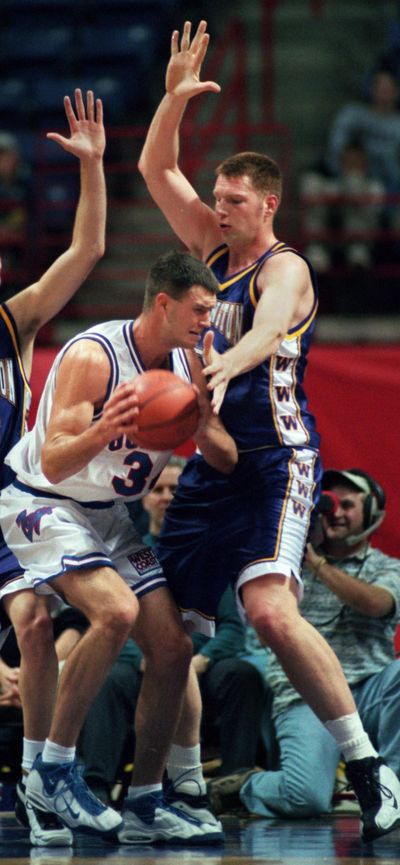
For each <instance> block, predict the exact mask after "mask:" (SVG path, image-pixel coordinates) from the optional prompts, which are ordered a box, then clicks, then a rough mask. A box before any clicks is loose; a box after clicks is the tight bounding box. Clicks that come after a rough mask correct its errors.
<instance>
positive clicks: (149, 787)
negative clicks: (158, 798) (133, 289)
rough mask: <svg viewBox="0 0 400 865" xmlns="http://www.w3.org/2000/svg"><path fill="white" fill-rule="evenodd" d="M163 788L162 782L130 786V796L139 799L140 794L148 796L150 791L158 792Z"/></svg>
mask: <svg viewBox="0 0 400 865" xmlns="http://www.w3.org/2000/svg"><path fill="white" fill-rule="evenodd" d="M161 790H162V784H143V785H142V786H141V787H132V786H130V787H128V797H129V798H130V799H137V798H138V796H146V795H147V794H148V793H158V792H160V791H161Z"/></svg>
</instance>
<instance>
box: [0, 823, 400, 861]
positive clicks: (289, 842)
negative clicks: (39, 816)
mask: <svg viewBox="0 0 400 865" xmlns="http://www.w3.org/2000/svg"><path fill="white" fill-rule="evenodd" d="M223 823H224V828H225V832H226V841H225V844H224V846H222V847H201V848H200V847H196V848H192V849H191V848H188V847H162V846H160V847H149V846H144V845H140V846H114V845H112V844H110V843H106V842H104V843H102V842H101V841H99V840H97V839H96V840H93V839H90V838H88V837H87V836H86V837H85V836H77V837H76V843H75V845H74V847H73V848H64V849H63V848H53V849H51V848H44V847H36V848H32V847H30V844H29V838H28V830H27V829H23V828H22V827H20V826H19V825H18V824H17V822H16V820H15V817H14V815H13V814H12V813H8V812H2V813H1V814H0V861H1V862H3V863H4V865H102V863H108V865H128V863H132V865H157V863H160V865H267V863H269V865H339V863H340V865H377V863H379V865H399V862H400V829H398V830H396V831H394V832H391V833H390V834H389V835H386V836H384V837H383V838H380V839H379V840H378V841H374V842H373V843H368V844H364V843H363V842H362V841H361V840H360V834H359V820H358V817H357V816H342V815H334V816H329V817H326V818H324V819H318V820H314V819H312V820H304V821H301V820H298V821H289V820H285V821H275V820H274V821H271V820H264V819H261V818H250V819H247V820H241V819H238V818H236V817H226V818H223Z"/></svg>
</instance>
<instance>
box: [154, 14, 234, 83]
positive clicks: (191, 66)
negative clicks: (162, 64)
mask: <svg viewBox="0 0 400 865" xmlns="http://www.w3.org/2000/svg"><path fill="white" fill-rule="evenodd" d="M191 28H192V25H191V22H190V21H185V24H184V28H183V34H182V38H181V44H180V47H179V31H178V30H174V32H173V34H172V39H171V59H170V61H169V64H168V67H167V73H166V79H165V87H166V91H167V93H173V94H174V95H175V96H182V97H185V98H186V99H190V98H191V97H192V96H197V95H198V94H199V93H204V92H205V91H207V90H208V91H211V92H213V93H219V92H220V90H221V88H220V86H219V84H217V83H216V81H200V72H201V67H202V63H203V60H204V58H205V56H206V53H207V48H208V43H209V41H210V35H209V33H206V28H207V22H206V21H200V24H199V26H198V28H197V31H196V33H195V35H194V37H193V39H192V41H191V40H190V35H191Z"/></svg>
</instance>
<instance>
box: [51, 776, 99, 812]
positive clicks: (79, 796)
mask: <svg viewBox="0 0 400 865" xmlns="http://www.w3.org/2000/svg"><path fill="white" fill-rule="evenodd" d="M64 766H65V764H64ZM84 768H85V767H84V766H83V765H79V766H78V765H77V764H76V763H71V765H70V766H68V769H67V773H66V776H63V777H62V778H61V779H60V780H61V787H60V789H59V790H57V795H59V796H60V795H64V794H65V793H67V792H71V793H72V795H73V796H74V797H75V799H76V800H77V801H78V802H79V804H80V805H81V806H82V807H83V808H86V809H87V810H88V811H90V813H91V814H101V813H102V812H103V811H105V810H106V806H105V805H103V803H102V802H100V800H99V799H97V797H96V796H95V795H94V793H92V791H91V790H90V789H89V787H88V786H87V784H86V782H85V780H84V779H83V777H82V775H83V772H84ZM64 771H65V769H64Z"/></svg>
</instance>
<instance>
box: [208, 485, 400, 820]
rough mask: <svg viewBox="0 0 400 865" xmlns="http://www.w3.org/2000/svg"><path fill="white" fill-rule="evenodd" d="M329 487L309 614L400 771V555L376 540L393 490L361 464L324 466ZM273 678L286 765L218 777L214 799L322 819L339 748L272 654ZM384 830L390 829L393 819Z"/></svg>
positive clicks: (268, 729) (312, 557)
mask: <svg viewBox="0 0 400 865" xmlns="http://www.w3.org/2000/svg"><path fill="white" fill-rule="evenodd" d="M323 489H324V490H328V491H331V493H332V494H333V496H332V511H331V513H328V514H325V515H322V516H321V517H320V520H321V536H320V538H319V539H318V538H316V539H315V541H314V543H315V546H316V549H314V546H313V545H311V544H308V547H307V553H306V560H305V568H304V571H303V581H304V598H303V601H302V604H301V611H302V614H303V615H304V616H305V617H306V618H307V619H308V621H310V622H312V623H313V624H314V626H315V627H316V628H317V629H318V630H319V632H320V633H321V634H323V636H324V637H325V638H326V639H327V640H328V642H329V643H330V645H331V646H332V648H333V649H334V650H335V652H336V654H337V656H338V658H339V660H340V662H341V664H342V667H343V670H344V672H345V674H346V678H347V680H348V682H349V684H350V687H351V690H352V693H353V696H354V699H355V702H356V705H357V708H358V711H359V713H360V716H361V720H362V722H363V725H364V728H365V730H366V731H367V732H368V734H369V736H370V738H371V741H372V742H373V744H374V746H375V747H376V748H377V749H378V750H379V753H380V754H381V755H382V759H383V760H384V761H385V762H386V763H387V765H388V766H390V767H391V769H392V770H393V771H394V772H396V773H397V775H399V774H400V728H399V723H398V719H399V711H400V659H397V660H396V659H395V651H394V633H395V630H396V626H397V623H398V622H399V620H400V561H399V560H398V559H394V558H392V557H390V556H387V555H385V554H384V553H383V552H381V551H380V550H379V549H376V548H373V547H371V545H370V543H369V537H370V535H371V534H372V533H373V532H374V531H375V530H376V529H377V528H378V526H379V525H380V523H381V522H382V520H383V518H384V512H385V511H384V509H385V495H384V492H383V490H382V488H381V487H380V485H379V484H378V483H377V482H376V481H375V480H374V479H373V478H371V477H370V476H369V475H368V474H366V473H365V472H363V471H361V470H360V469H349V470H345V471H337V470H332V471H327V472H325V475H324V479H323ZM267 678H268V682H269V684H270V685H271V687H272V690H273V693H274V699H273V712H272V717H273V723H272V724H271V721H270V720H269V722H268V719H267V718H266V719H265V720H266V723H265V729H264V733H265V734H266V740H267V742H268V744H269V746H270V750H269V752H270V753H271V752H272V746H273V742H272V740H273V739H276V741H277V745H278V748H279V754H278V759H277V762H276V763H275V765H273V766H272V767H271V770H270V771H267V772H254V773H251V774H249V773H246V774H243V775H241V774H237V775H236V776H231V777H230V778H225V779H219V780H215V781H211V783H210V785H209V786H210V796H211V801H212V804H213V806H214V808H215V809H216V811H217V813H218V812H221V810H225V809H226V808H232V807H233V805H235V804H237V803H238V801H239V798H240V801H241V802H242V803H243V804H244V805H245V806H246V808H247V809H248V810H249V811H250V812H251V813H255V814H259V815H260V816H263V817H277V816H281V817H282V816H283V817H289V818H293V817H312V816H318V815H320V814H322V813H324V812H326V811H329V810H330V808H331V801H332V793H333V789H334V782H335V774H336V769H337V765H338V761H339V757H340V751H339V748H338V746H337V744H336V743H335V742H334V740H333V739H332V737H331V736H330V735H329V734H328V733H327V731H326V730H325V728H324V727H323V725H322V724H321V723H320V721H319V720H318V719H317V717H316V716H315V715H314V713H313V712H312V711H311V709H310V708H309V707H308V706H307V705H306V704H305V703H304V702H303V701H301V699H300V698H299V695H298V694H296V692H295V691H294V689H293V688H292V686H291V685H290V682H289V681H288V679H287V678H286V676H285V674H284V672H283V670H282V667H281V666H280V664H279V662H278V660H277V658H276V656H275V655H273V654H272V655H271V659H270V663H269V667H268V675H267ZM322 766H323V771H321V767H322ZM382 782H383V784H385V780H384V777H383V779H382ZM385 795H386V797H387V798H388V801H391V802H392V805H393V810H394V812H395V810H396V808H397V809H398V811H399V814H398V818H397V821H396V823H395V825H396V826H397V825H400V810H399V805H398V804H397V803H396V800H395V799H393V797H392V799H391V798H390V791H389V790H388V789H387V790H386V793H385ZM376 819H377V820H378V821H379V820H380V819H381V818H380V815H379V813H378V814H377V817H376ZM382 827H383V830H384V831H385V824H384V822H382ZM392 828H394V826H392ZM386 831H388V830H387V829H386Z"/></svg>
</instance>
